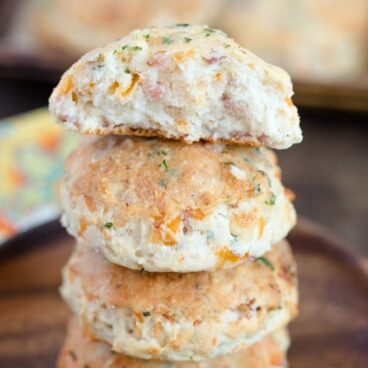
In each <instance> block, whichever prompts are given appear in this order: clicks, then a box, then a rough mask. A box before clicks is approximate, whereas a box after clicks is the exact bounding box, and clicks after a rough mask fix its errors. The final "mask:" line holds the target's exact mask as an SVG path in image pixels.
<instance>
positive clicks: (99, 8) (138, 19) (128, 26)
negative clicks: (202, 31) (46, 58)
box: [33, 0, 222, 57]
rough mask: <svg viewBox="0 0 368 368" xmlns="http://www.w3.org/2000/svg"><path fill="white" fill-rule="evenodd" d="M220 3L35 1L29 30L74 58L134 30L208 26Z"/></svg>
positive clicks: (203, 0)
mask: <svg viewBox="0 0 368 368" xmlns="http://www.w3.org/2000/svg"><path fill="white" fill-rule="evenodd" d="M221 3H222V0H180V1H172V0H134V1H129V0H78V1H75V0H39V1H37V2H36V4H37V7H36V9H35V11H34V19H33V28H34V32H35V35H36V37H37V38H38V41H39V42H40V43H41V44H43V45H44V46H46V47H50V48H54V49H59V50H61V51H63V52H64V53H67V54H69V55H70V56H74V57H76V56H80V55H82V54H83V53H85V52H87V51H89V50H91V49H93V48H95V47H98V46H101V45H104V44H106V43H108V42H111V41H113V40H115V39H117V38H119V37H121V36H122V35H124V34H126V33H128V32H130V31H131V30H133V29H134V28H140V27H146V26H151V25H155V26H163V25H170V24H175V23H181V22H186V23H193V24H195V23H198V24H203V23H212V20H213V19H214V17H215V16H217V14H218V11H219V8H220V6H221Z"/></svg>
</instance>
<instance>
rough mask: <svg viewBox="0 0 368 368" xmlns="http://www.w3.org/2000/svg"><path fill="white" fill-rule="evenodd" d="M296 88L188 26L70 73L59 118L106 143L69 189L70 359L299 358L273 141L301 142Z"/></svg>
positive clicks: (109, 363)
mask: <svg viewBox="0 0 368 368" xmlns="http://www.w3.org/2000/svg"><path fill="white" fill-rule="evenodd" d="M292 94H293V91H292V85H291V81H290V78H289V76H288V74H287V73H286V72H284V71H283V70H281V69H279V68H277V67H274V66H271V65H269V64H267V63H265V62H264V61H262V60H261V59H259V58H258V57H256V56H255V55H253V54H252V53H251V52H249V51H247V50H245V49H243V48H241V47H240V46H239V45H238V44H237V43H236V42H235V41H233V40H232V39H230V38H228V37H227V36H226V35H225V34H224V33H223V32H221V31H219V30H215V29H212V28H209V27H207V26H190V25H188V24H178V25H175V26H172V27H158V28H150V29H144V30H136V31H133V32H132V33H130V34H129V35H127V36H125V37H123V38H121V39H119V40H118V41H116V42H114V43H111V44H109V45H107V46H105V47H102V48H99V49H96V50H93V51H91V52H90V53H88V54H86V55H84V56H83V57H82V58H81V59H80V60H79V61H78V62H77V63H76V64H74V65H73V66H72V67H71V68H70V69H69V70H68V71H67V72H66V73H65V74H64V75H63V77H62V79H61V81H60V83H59V84H58V86H57V87H56V88H55V90H54V92H53V94H52V96H51V98H50V109H51V112H52V113H53V115H54V116H55V118H56V120H57V121H58V122H59V123H60V124H62V125H63V126H64V127H65V128H67V129H69V130H74V131H77V132H80V133H85V134H89V135H92V136H91V137H87V138H86V139H85V140H84V141H83V142H82V143H81V145H80V146H79V147H78V148H77V149H76V150H75V151H74V152H73V153H72V154H71V155H70V156H69V158H68V159H67V161H66V165H65V175H64V177H63V180H62V183H61V186H60V201H61V205H62V210H63V216H62V223H63V225H64V226H65V227H66V229H67V230H68V232H69V233H70V234H71V235H72V236H74V237H75V238H76V241H77V246H76V248H75V250H74V252H73V255H72V256H71V258H70V260H69V261H68V263H67V265H66V266H65V268H64V271H63V285H62V287H61V293H62V296H63V298H64V299H65V301H66V302H67V303H68V304H69V306H70V307H71V309H72V311H73V312H74V314H75V317H73V319H72V320H71V322H70V324H69V329H68V336H67V338H66V342H65V345H64V347H63V349H62V351H61V353H60V356H59V360H58V367H59V368H69V367H80V368H86V367H88V368H101V367H102V368H103V367H109V368H112V367H120V368H122V367H129V368H134V367H142V368H143V367H152V368H169V367H172V368H174V367H181V368H190V367H200V368H205V367H211V368H216V367H218V368H235V367H239V368H240V367H242V368H244V367H245V368H247V367H253V368H254V367H286V366H287V360H286V351H287V348H288V345H289V339H288V334H287V331H286V326H287V324H288V323H289V322H290V321H291V320H292V319H293V318H294V317H295V316H296V314H297V303H298V291H297V280H296V265H295V261H294V259H293V255H292V252H291V249H290V247H289V245H288V243H287V241H286V240H285V239H284V238H285V237H286V235H287V234H288V232H289V231H290V229H291V228H292V227H293V226H294V224H295V221H296V214H295V210H294V208H293V205H292V203H291V201H292V199H293V198H292V197H293V194H292V192H291V191H289V190H287V189H285V188H284V187H283V186H282V184H281V173H280V169H279V167H278V166H277V159H276V155H275V153H273V152H272V151H271V150H270V149H269V148H276V149H283V148H288V147H289V146H291V145H292V144H294V143H298V142H300V141H301V139H302V135H301V130H300V127H299V117H298V113H297V110H296V108H295V107H294V105H293V103H292V101H291V96H292ZM267 147H269V148H267Z"/></svg>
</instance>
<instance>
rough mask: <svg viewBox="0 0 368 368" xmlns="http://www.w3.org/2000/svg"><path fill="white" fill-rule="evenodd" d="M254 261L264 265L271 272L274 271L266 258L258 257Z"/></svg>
mask: <svg viewBox="0 0 368 368" xmlns="http://www.w3.org/2000/svg"><path fill="white" fill-rule="evenodd" d="M256 261H258V262H260V263H262V264H264V265H265V266H267V267H268V268H269V269H270V270H271V271H274V270H275V267H274V266H273V264H272V263H271V262H270V261H269V260H268V259H267V258H266V257H259V258H257V259H256Z"/></svg>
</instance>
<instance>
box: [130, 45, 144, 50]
mask: <svg viewBox="0 0 368 368" xmlns="http://www.w3.org/2000/svg"><path fill="white" fill-rule="evenodd" d="M132 50H133V51H141V50H142V47H140V46H133V47H132Z"/></svg>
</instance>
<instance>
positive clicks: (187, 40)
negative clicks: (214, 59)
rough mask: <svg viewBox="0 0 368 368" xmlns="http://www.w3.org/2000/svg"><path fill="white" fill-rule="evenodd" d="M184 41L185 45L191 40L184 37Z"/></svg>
mask: <svg viewBox="0 0 368 368" xmlns="http://www.w3.org/2000/svg"><path fill="white" fill-rule="evenodd" d="M184 41H185V42H186V43H189V42H190V41H192V39H191V38H190V37H184Z"/></svg>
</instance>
